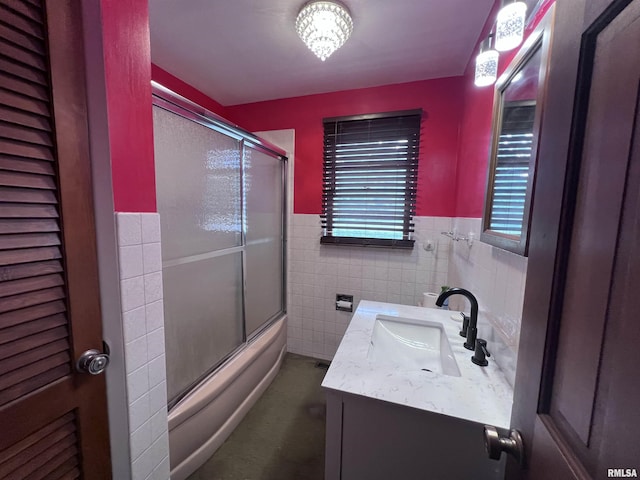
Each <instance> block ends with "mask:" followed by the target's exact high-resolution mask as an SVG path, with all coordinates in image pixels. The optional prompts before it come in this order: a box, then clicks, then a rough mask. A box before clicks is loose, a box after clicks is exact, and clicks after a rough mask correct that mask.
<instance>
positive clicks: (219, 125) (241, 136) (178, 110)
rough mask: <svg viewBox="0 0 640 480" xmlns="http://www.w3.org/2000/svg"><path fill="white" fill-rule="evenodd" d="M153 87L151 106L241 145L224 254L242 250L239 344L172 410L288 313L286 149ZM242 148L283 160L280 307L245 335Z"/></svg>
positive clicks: (156, 85) (177, 400)
mask: <svg viewBox="0 0 640 480" xmlns="http://www.w3.org/2000/svg"><path fill="white" fill-rule="evenodd" d="M151 89H152V105H153V106H155V107H159V108H162V109H164V110H166V111H168V112H171V113H173V114H176V115H179V116H181V117H183V118H185V119H187V120H190V121H193V122H195V123H197V124H199V125H202V126H204V127H206V128H210V129H212V130H214V131H216V132H218V133H221V134H223V135H227V136H229V137H231V138H233V139H235V140H237V141H238V142H239V148H240V158H241V160H240V179H241V182H240V189H241V190H240V212H241V217H240V218H241V222H240V223H241V235H240V237H241V244H240V245H239V246H236V247H231V248H229V249H225V251H226V253H227V254H229V253H236V252H240V253H241V263H242V273H241V275H242V343H241V344H240V345H239V346H237V347H236V348H234V349H233V350H232V351H231V352H230V353H228V354H227V355H225V356H224V357H222V359H221V360H220V361H219V362H218V363H217V364H215V365H213V366H212V367H211V369H210V370H209V371H207V372H205V373H204V374H203V375H202V376H201V377H200V378H198V380H196V381H195V382H193V383H192V384H191V385H189V387H188V388H186V389H185V390H184V391H183V392H181V393H180V394H178V395H177V396H176V397H175V398H174V399H169V401H168V405H167V407H168V410H171V409H172V408H173V407H174V406H175V405H177V404H178V403H180V401H181V400H182V399H183V398H184V397H186V396H187V395H189V393H190V392H191V391H192V390H193V389H194V387H195V386H197V385H199V384H200V383H202V382H203V381H205V380H206V379H207V378H209V377H211V376H212V375H215V373H216V371H217V370H219V369H220V368H221V367H222V366H224V365H225V364H226V363H227V362H229V361H230V360H231V359H233V358H234V357H236V356H237V355H239V354H240V353H242V351H243V350H244V349H245V348H246V347H247V345H248V344H249V343H250V342H251V341H252V340H253V339H255V338H257V337H258V336H260V335H261V334H262V333H263V332H264V331H265V330H266V329H268V328H269V327H270V326H271V325H272V324H273V323H274V322H275V321H276V320H278V319H280V318H282V316H283V315H286V313H287V217H288V211H287V181H288V179H287V171H288V168H287V167H288V165H287V162H288V158H287V152H285V151H284V150H283V149H281V148H280V147H277V146H276V145H273V144H272V143H270V142H267V141H266V140H263V139H261V138H259V137H257V136H256V135H254V134H252V133H251V132H248V131H247V130H244V129H242V128H241V127H239V126H238V125H235V124H233V123H231V122H229V121H228V120H226V119H224V118H223V117H221V116H219V115H217V114H215V113H213V112H211V111H209V110H207V109H206V108H204V107H202V106H201V105H198V104H197V103H194V102H192V101H190V100H188V99H186V98H184V97H183V96H181V95H179V94H177V93H175V92H174V91H172V90H170V89H168V88H166V87H164V86H163V85H161V84H159V83H157V82H155V81H152V82H151ZM245 147H246V148H252V149H254V150H256V151H259V152H262V153H265V154H267V155H270V156H273V157H275V158H276V159H279V160H280V161H281V162H282V178H281V190H282V191H281V199H282V206H281V210H282V220H281V221H282V229H281V239H282V242H281V246H282V265H281V268H282V285H281V291H282V295H281V299H280V301H281V309H280V310H279V311H278V312H276V313H275V314H274V315H272V316H271V317H270V318H268V319H267V320H265V321H264V322H263V323H262V325H261V326H260V327H258V328H257V329H256V330H255V331H254V332H252V333H251V334H250V335H247V326H246V299H247V280H246V279H247V268H246V265H247V262H246V256H247V255H246V253H247V252H246V247H247V242H246V240H247V228H246V222H245V221H246V213H245V202H244V197H245V195H244V188H245V182H244V180H245V177H244V174H245V172H244V167H245V165H244V164H245ZM228 250H234V252H229V251H228Z"/></svg>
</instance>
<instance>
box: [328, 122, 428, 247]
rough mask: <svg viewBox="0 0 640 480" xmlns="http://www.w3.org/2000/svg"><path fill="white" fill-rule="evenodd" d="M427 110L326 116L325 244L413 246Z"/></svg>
mask: <svg viewBox="0 0 640 480" xmlns="http://www.w3.org/2000/svg"><path fill="white" fill-rule="evenodd" d="M421 115H422V111H421V110H412V111H405V112H392V113H387V114H376V115H367V116H360V117H340V118H329V119H325V120H324V169H323V196H322V209H323V214H322V226H323V230H324V234H323V237H322V239H321V243H325V244H326V243H330V244H351V245H354V244H360V245H374V246H391V247H400V248H403V247H404V248H411V247H412V246H413V240H412V239H411V233H412V232H413V223H412V217H413V215H414V214H415V206H416V186H417V178H418V155H419V147H420V120H421Z"/></svg>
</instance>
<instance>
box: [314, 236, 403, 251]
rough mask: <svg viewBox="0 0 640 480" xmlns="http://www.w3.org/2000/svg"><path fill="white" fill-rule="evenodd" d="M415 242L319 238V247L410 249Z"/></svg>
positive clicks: (380, 239)
mask: <svg viewBox="0 0 640 480" xmlns="http://www.w3.org/2000/svg"><path fill="white" fill-rule="evenodd" d="M414 243H415V240H391V239H388V238H361V237H328V236H323V237H320V245H335V246H345V247H380V248H396V249H412V248H413V245H414Z"/></svg>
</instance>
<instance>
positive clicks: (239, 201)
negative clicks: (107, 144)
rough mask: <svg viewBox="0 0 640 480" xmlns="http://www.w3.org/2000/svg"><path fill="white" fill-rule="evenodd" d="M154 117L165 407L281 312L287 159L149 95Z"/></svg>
mask: <svg viewBox="0 0 640 480" xmlns="http://www.w3.org/2000/svg"><path fill="white" fill-rule="evenodd" d="M153 119H154V144H155V145H154V146H155V165H156V191H157V202H158V212H159V213H160V226H161V233H162V266H163V269H162V270H163V283H164V311H165V344H166V363H167V390H168V398H169V405H170V406H172V405H173V404H175V403H176V402H177V401H178V400H179V399H180V398H182V396H184V395H185V394H186V393H188V392H189V390H190V389H191V388H192V387H193V386H195V385H196V384H198V383H199V382H200V381H202V380H203V379H204V378H206V376H207V375H208V374H210V373H211V372H212V371H213V370H214V369H215V368H216V367H218V366H219V365H220V364H221V363H223V362H224V360H225V359H227V358H229V357H230V356H231V355H232V354H233V353H234V352H235V351H236V350H238V349H239V348H241V347H242V345H243V343H244V342H246V340H247V338H250V337H251V336H252V335H254V334H257V333H258V332H259V331H260V329H261V327H263V326H265V325H266V324H268V323H269V321H271V320H274V319H275V318H278V317H279V316H281V315H282V314H283V313H284V289H283V285H284V268H283V262H284V243H283V241H284V222H283V218H284V217H283V212H284V211H283V205H284V188H283V186H284V177H283V172H284V164H285V162H284V161H283V160H285V158H284V157H281V156H278V155H277V154H275V153H274V152H271V151H269V150H268V149H265V148H263V147H262V146H261V145H259V144H257V143H255V142H251V141H249V140H248V139H247V138H244V137H243V132H242V131H237V130H234V129H233V128H230V129H226V128H224V125H220V124H218V123H216V122H210V121H208V119H207V118H206V117H205V116H203V115H202V114H198V113H195V112H193V111H190V110H188V109H185V108H183V107H179V106H176V105H174V104H172V103H170V102H167V101H166V100H164V99H161V98H157V97H155V96H154V106H153ZM253 139H255V137H253Z"/></svg>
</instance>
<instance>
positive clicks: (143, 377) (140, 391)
mask: <svg viewBox="0 0 640 480" xmlns="http://www.w3.org/2000/svg"><path fill="white" fill-rule="evenodd" d="M148 391H149V367H148V365H147V364H146V363H145V364H144V365H143V366H142V367H140V368H139V369H137V370H135V371H133V372H131V373H130V374H128V375H127V393H128V395H129V400H130V401H132V402H135V401H136V400H138V399H139V398H140V397H142V395H144V394H145V393H147V392H148Z"/></svg>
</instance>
